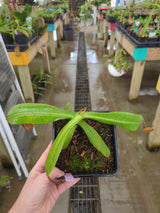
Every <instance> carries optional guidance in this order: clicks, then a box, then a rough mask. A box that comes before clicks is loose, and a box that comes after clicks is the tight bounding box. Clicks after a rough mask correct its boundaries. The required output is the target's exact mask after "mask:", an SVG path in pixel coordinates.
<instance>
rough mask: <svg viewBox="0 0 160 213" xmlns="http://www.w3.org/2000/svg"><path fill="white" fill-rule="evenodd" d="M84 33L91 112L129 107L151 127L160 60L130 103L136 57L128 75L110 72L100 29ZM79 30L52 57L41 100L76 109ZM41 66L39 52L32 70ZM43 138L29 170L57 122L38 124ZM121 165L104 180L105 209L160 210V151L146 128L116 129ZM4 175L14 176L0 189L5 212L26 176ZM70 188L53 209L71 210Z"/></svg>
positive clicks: (30, 156)
mask: <svg viewBox="0 0 160 213" xmlns="http://www.w3.org/2000/svg"><path fill="white" fill-rule="evenodd" d="M80 30H81V31H83V32H85V39H86V51H87V63H88V74H89V85H90V94H91V104H92V110H110V111H127V112H132V113H138V114H142V115H143V117H144V119H145V122H146V124H147V126H151V125H152V121H153V119H154V116H155V112H156V108H157V106H158V103H159V97H160V96H159V94H158V93H157V92H156V90H155V87H156V83H157V79H158V75H159V70H160V63H159V62H150V63H148V62H147V64H146V66H145V72H144V76H143V80H142V85H141V90H140V95H139V98H138V100H137V102H136V103H131V102H129V101H128V93H129V87H130V81H131V76H132V68H133V60H132V58H131V57H130V56H128V61H129V63H130V66H131V68H130V70H129V71H128V73H127V74H126V75H125V76H122V77H120V78H115V77H112V76H110V74H109V73H108V71H107V68H106V66H105V60H106V59H105V58H104V57H103V55H104V54H107V49H106V48H104V47H103V41H102V40H98V38H97V28H96V26H94V27H88V28H83V29H82V28H81V29H80ZM78 33H79V28H77V27H75V28H74V41H69V42H68V41H62V42H61V48H57V49H56V59H51V58H50V64H51V74H52V81H53V85H52V86H48V87H47V90H46V91H45V93H44V96H43V97H41V98H39V99H38V100H37V102H40V103H47V104H52V105H55V106H57V107H60V108H64V106H65V104H66V103H67V102H71V104H72V106H73V108H74V99H75V78H76V63H77V49H78ZM41 65H42V60H41V57H40V56H38V55H37V56H36V58H35V59H34V60H33V61H32V62H31V64H30V69H31V70H32V72H33V73H34V72H37V70H39V68H40V66H41ZM36 130H37V133H38V138H37V139H36V140H32V142H31V145H30V150H29V154H28V158H27V161H26V164H27V168H28V169H29V170H30V169H31V168H32V167H33V165H34V164H35V162H36V161H37V159H38V158H39V156H40V155H41V153H42V152H43V150H44V149H45V148H46V146H47V145H48V143H49V141H50V140H51V139H52V124H51V123H49V124H44V125H37V126H36ZM117 140H118V149H119V164H120V169H119V173H118V175H116V176H115V177H107V178H104V177H103V178H99V184H100V198H101V206H102V213H105V212H107V213H115V212H119V213H124V212H127V213H160V202H159V194H160V183H159V179H160V167H159V162H160V151H159V152H149V151H147V149H146V144H147V140H148V134H147V133H143V128H142V126H141V127H140V128H139V129H138V130H137V131H136V132H130V131H127V130H124V129H122V128H119V127H117ZM1 174H3V175H4V174H8V175H10V176H12V177H13V180H11V188H10V191H8V189H3V191H2V192H0V212H2V213H5V212H7V211H8V209H9V208H10V207H11V206H12V204H13V203H14V201H15V200H16V198H17V196H18V194H19V192H20V190H21V188H22V186H23V184H24V182H25V180H24V179H23V180H21V181H18V180H17V175H16V172H15V170H14V169H10V170H4V169H1ZM68 192H69V191H67V192H65V193H64V194H63V195H62V196H61V197H60V198H59V200H58V202H57V204H56V206H55V208H54V210H53V213H56V212H58V213H59V212H66V213H67V212H68V211H67V209H68Z"/></svg>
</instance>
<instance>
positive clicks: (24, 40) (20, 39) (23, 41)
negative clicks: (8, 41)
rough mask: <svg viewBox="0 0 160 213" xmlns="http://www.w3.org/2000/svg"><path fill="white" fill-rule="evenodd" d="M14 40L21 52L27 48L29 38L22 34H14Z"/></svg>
mask: <svg viewBox="0 0 160 213" xmlns="http://www.w3.org/2000/svg"><path fill="white" fill-rule="evenodd" d="M15 42H16V44H18V45H19V46H20V51H21V52H23V51H25V50H27V49H28V42H29V38H28V37H27V36H26V35H24V34H18V35H15Z"/></svg>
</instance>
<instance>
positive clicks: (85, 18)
mask: <svg viewBox="0 0 160 213" xmlns="http://www.w3.org/2000/svg"><path fill="white" fill-rule="evenodd" d="M93 8H94V4H93V2H92V0H87V1H85V3H84V4H83V5H81V6H79V14H80V19H81V21H82V25H87V26H89V25H91V24H92V22H93V16H92V13H93Z"/></svg>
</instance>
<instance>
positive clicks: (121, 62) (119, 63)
mask: <svg viewBox="0 0 160 213" xmlns="http://www.w3.org/2000/svg"><path fill="white" fill-rule="evenodd" d="M126 55H127V52H126V51H125V49H123V48H121V50H120V53H119V54H118V55H117V57H116V60H115V56H113V57H111V58H109V59H108V60H107V61H106V65H107V66H108V65H109V64H112V65H113V66H114V67H115V68H116V69H117V70H120V71H121V70H122V69H123V70H125V72H127V71H128V69H129V65H128V63H127V62H126ZM104 57H109V55H104Z"/></svg>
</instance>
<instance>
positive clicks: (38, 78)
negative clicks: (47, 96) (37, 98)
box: [32, 68, 52, 96]
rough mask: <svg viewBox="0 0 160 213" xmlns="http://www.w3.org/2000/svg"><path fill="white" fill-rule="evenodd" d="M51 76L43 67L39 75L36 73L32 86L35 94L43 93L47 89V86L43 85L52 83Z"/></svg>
mask: <svg viewBox="0 0 160 213" xmlns="http://www.w3.org/2000/svg"><path fill="white" fill-rule="evenodd" d="M49 78H51V75H50V74H49V73H45V72H44V70H43V68H41V72H40V74H38V75H35V76H34V77H33V78H32V87H33V92H34V94H35V95H41V96H42V95H43V94H42V91H44V90H46V88H44V87H42V86H41V85H42V84H52V82H51V81H49V80H48V79H49Z"/></svg>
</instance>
